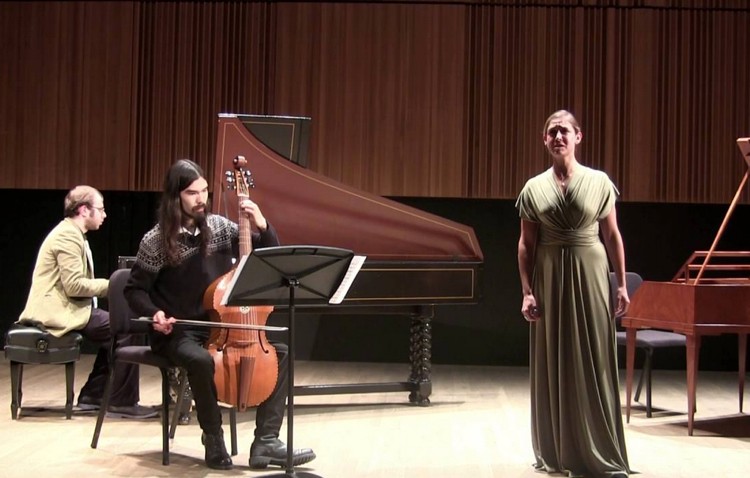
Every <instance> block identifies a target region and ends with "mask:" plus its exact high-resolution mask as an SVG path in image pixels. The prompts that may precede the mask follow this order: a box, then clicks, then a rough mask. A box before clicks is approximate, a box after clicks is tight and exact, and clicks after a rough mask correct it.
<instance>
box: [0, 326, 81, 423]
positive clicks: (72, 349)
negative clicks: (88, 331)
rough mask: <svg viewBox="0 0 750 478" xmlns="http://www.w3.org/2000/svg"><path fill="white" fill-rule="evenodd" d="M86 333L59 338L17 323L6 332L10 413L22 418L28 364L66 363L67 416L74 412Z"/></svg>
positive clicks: (38, 328)
mask: <svg viewBox="0 0 750 478" xmlns="http://www.w3.org/2000/svg"><path fill="white" fill-rule="evenodd" d="M82 341H83V336H82V335H81V334H80V333H78V332H75V331H72V332H68V333H67V334H65V335H63V336H62V337H55V336H54V335H52V334H50V333H49V332H47V331H46V330H43V329H42V328H40V327H36V326H33V325H21V324H13V326H12V327H11V328H10V330H8V333H7V334H6V335H5V358H7V359H8V360H9V361H10V391H11V402H10V415H11V418H12V419H13V420H16V419H18V418H20V409H21V400H22V399H23V390H22V388H23V387H22V384H23V366H24V364H63V365H65V389H66V390H65V418H66V419H68V420H70V417H71V416H72V415H73V382H74V377H75V371H76V362H77V361H78V359H79V358H80V357H81V342H82Z"/></svg>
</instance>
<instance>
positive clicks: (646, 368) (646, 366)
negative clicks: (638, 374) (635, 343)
mask: <svg viewBox="0 0 750 478" xmlns="http://www.w3.org/2000/svg"><path fill="white" fill-rule="evenodd" d="M653 358H654V349H651V348H649V349H646V361H645V362H644V363H643V372H644V373H645V374H646V418H651V364H652V362H653Z"/></svg>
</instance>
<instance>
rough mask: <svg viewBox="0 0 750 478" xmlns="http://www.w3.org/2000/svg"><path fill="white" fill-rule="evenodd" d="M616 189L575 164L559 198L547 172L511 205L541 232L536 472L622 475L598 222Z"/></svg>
mask: <svg viewBox="0 0 750 478" xmlns="http://www.w3.org/2000/svg"><path fill="white" fill-rule="evenodd" d="M616 196H617V190H616V189H615V186H614V185H613V184H612V182H611V181H610V180H609V178H608V177H607V175H606V174H605V173H603V172H601V171H596V170H594V169H591V168H586V167H583V166H581V165H579V166H578V169H577V170H576V173H575V175H574V176H573V177H572V179H571V182H570V184H569V185H568V188H567V191H566V192H565V193H563V192H562V190H561V189H560V188H559V187H558V185H557V182H556V181H555V178H554V176H553V173H552V170H551V169H550V170H547V171H545V172H544V173H542V174H540V175H538V176H536V177H534V178H532V179H530V180H529V181H528V182H527V183H526V185H525V186H524V188H523V190H522V191H521V193H520V195H519V197H518V202H517V204H516V206H517V207H518V209H519V213H520V216H521V218H522V219H526V220H529V221H533V222H536V223H538V224H539V229H538V236H537V244H536V250H535V264H534V272H533V279H532V287H533V292H534V295H535V297H536V300H537V305H538V306H539V307H540V309H541V318H540V319H539V320H538V321H536V322H534V323H532V324H531V336H530V342H531V348H530V350H531V357H530V374H531V421H532V423H531V426H532V430H531V431H532V444H533V448H534V453H535V455H536V466H537V467H538V468H541V469H544V470H546V471H548V472H567V473H568V474H569V476H583V477H586V478H597V477H606V476H609V475H611V474H613V473H623V472H624V473H628V472H629V465H628V458H627V452H626V449H625V437H624V433H623V425H622V414H621V411H620V394H619V383H618V375H617V348H616V343H615V324H614V320H613V318H612V308H611V306H610V302H611V299H610V289H609V263H608V261H607V254H606V250H605V248H604V245H603V244H602V242H601V241H600V239H599V222H598V221H599V220H601V219H603V218H605V217H606V216H607V215H608V214H609V213H610V211H611V210H612V207H613V206H614V203H615V199H616Z"/></svg>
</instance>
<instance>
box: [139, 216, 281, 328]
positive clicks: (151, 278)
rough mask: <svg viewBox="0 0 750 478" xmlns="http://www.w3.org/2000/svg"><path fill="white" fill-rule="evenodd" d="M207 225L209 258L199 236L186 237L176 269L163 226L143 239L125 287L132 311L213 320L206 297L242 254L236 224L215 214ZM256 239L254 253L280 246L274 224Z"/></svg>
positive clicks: (253, 238) (148, 314)
mask: <svg viewBox="0 0 750 478" xmlns="http://www.w3.org/2000/svg"><path fill="white" fill-rule="evenodd" d="M208 224H209V227H210V228H211V230H212V238H211V242H210V243H209V245H208V256H207V257H202V256H201V254H200V250H199V241H198V239H199V236H193V235H190V234H187V233H182V234H180V236H179V239H178V242H179V246H180V247H179V263H178V264H177V265H176V266H173V265H170V264H168V263H167V255H166V252H165V251H164V247H163V245H162V239H161V229H160V227H159V226H158V225H157V226H155V227H154V228H153V229H151V230H150V231H149V232H147V233H146V235H145V236H143V239H142V240H141V244H140V247H139V248H138V255H137V257H136V261H135V264H133V268H132V269H131V273H130V279H129V280H128V283H127V285H126V286H125V297H126V299H127V301H128V304H129V305H130V308H131V309H132V310H133V312H135V313H136V314H139V315H141V316H144V317H153V315H154V314H155V313H156V312H158V311H159V310H163V311H164V312H165V313H166V314H167V317H175V318H177V319H190V320H208V315H207V313H206V310H205V309H204V307H203V294H204V292H205V291H206V289H207V288H208V286H210V285H211V284H212V283H213V281H214V280H215V279H216V278H218V277H220V276H222V275H224V274H226V273H227V272H229V270H230V269H231V268H232V265H233V264H232V259H233V258H234V257H236V256H237V254H238V251H239V228H238V226H237V224H235V223H233V222H231V221H230V220H228V219H226V218H224V217H222V216H218V215H213V214H212V215H209V216H208ZM252 236H253V237H252V242H253V248H260V247H271V246H278V245H279V240H278V237H277V235H276V230H275V229H274V228H273V226H272V225H271V224H270V223H269V224H268V228H267V229H266V230H265V231H263V232H262V233H260V234H259V233H253V235H252Z"/></svg>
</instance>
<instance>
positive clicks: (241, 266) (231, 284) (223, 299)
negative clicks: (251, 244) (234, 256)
mask: <svg viewBox="0 0 750 478" xmlns="http://www.w3.org/2000/svg"><path fill="white" fill-rule="evenodd" d="M248 257H250V256H249V255H246V256H242V258H240V264H239V265H238V266H237V267H236V268H235V269H234V271H235V273H234V274H232V280H231V281H229V285H228V286H227V288H226V289H224V295H223V296H221V304H220V305H223V306H226V305H227V300H229V295H230V293H231V292H232V291H233V290H234V284H235V283H237V279H238V278H239V276H240V274H239V272H240V271H241V270H244V268H245V262H247V258H248Z"/></svg>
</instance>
